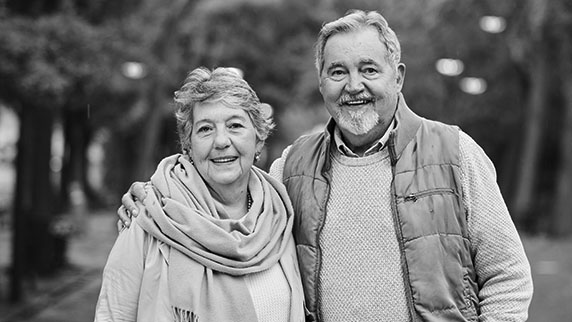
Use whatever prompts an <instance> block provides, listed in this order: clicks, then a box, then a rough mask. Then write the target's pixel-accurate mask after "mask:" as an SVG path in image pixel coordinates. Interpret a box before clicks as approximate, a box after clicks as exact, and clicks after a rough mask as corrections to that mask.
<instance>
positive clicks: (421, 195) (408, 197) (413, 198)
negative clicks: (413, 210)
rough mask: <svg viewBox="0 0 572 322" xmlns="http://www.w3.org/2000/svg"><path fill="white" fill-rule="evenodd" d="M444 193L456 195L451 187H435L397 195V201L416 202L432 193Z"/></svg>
mask: <svg viewBox="0 0 572 322" xmlns="http://www.w3.org/2000/svg"><path fill="white" fill-rule="evenodd" d="M446 194H454V195H456V193H455V191H454V190H453V189H451V188H435V189H430V190H424V191H420V192H415V193H410V194H408V195H406V196H398V197H397V202H398V203H399V202H416V201H417V200H418V199H420V198H424V197H428V196H432V195H446Z"/></svg>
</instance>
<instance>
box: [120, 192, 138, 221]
mask: <svg viewBox="0 0 572 322" xmlns="http://www.w3.org/2000/svg"><path fill="white" fill-rule="evenodd" d="M121 205H122V207H123V208H124V212H127V213H128V215H129V217H131V215H135V217H137V211H138V210H137V205H136V204H135V199H134V198H133V196H132V195H131V193H130V192H126V193H125V194H124V195H123V196H122V197H121ZM119 217H121V214H119Z"/></svg>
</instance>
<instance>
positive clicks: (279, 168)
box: [268, 145, 291, 182]
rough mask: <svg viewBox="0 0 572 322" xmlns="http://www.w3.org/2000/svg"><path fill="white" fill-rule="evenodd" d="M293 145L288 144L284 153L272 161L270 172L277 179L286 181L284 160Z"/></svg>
mask: <svg viewBox="0 0 572 322" xmlns="http://www.w3.org/2000/svg"><path fill="white" fill-rule="evenodd" d="M290 147H291V145H289V146H287V147H286V149H284V151H282V155H281V156H280V157H279V158H278V159H276V160H274V162H272V165H271V166H270V170H269V171H268V174H270V176H271V177H273V178H274V179H276V180H279V181H280V182H282V181H284V162H285V161H286V157H287V156H288V152H290Z"/></svg>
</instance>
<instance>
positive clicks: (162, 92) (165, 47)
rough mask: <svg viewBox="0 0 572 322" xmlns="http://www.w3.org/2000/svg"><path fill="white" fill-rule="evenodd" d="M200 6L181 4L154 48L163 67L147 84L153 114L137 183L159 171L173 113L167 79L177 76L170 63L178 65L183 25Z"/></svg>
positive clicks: (148, 119) (143, 141)
mask: <svg viewBox="0 0 572 322" xmlns="http://www.w3.org/2000/svg"><path fill="white" fill-rule="evenodd" d="M198 2H199V1H186V2H181V3H180V4H177V5H178V6H179V8H174V10H172V11H171V14H170V15H169V16H168V17H167V18H166V19H165V20H164V23H163V26H162V28H161V32H160V33H159V35H158V37H157V39H155V42H154V43H153V47H152V48H151V52H152V53H153V55H154V56H155V58H156V60H157V61H158V62H159V64H158V67H157V68H156V69H155V70H153V71H152V73H150V75H149V77H150V79H149V80H147V84H146V86H148V87H149V88H148V90H147V91H146V93H147V96H146V98H145V104H147V110H148V111H149V112H148V114H147V116H146V120H145V128H144V131H143V132H142V133H141V142H140V143H141V145H140V147H141V150H140V154H139V158H138V160H137V164H136V166H135V178H136V179H137V180H147V179H148V178H149V177H150V175H151V174H152V172H153V170H154V169H155V166H156V163H157V162H156V160H155V158H154V156H155V151H156V148H157V146H158V144H159V134H160V133H161V130H162V127H163V123H164V119H165V115H167V114H168V113H169V109H168V108H167V106H165V104H164V103H165V102H166V101H167V99H168V97H167V96H166V95H167V94H166V93H169V91H168V90H167V89H166V88H167V87H166V86H167V85H168V84H169V82H168V80H167V79H165V77H172V76H173V74H174V73H173V72H171V71H170V70H168V69H167V67H168V66H170V64H169V62H170V61H173V60H175V61H176V59H177V58H178V57H177V55H178V53H177V51H175V50H173V48H174V47H175V45H176V41H177V40H178V35H179V31H178V29H179V25H180V23H181V22H183V21H184V19H187V18H188V17H189V16H190V15H191V13H192V10H193V9H194V7H195V6H196V5H197V3H198ZM189 67H192V66H189Z"/></svg>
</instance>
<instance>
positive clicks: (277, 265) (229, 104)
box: [95, 68, 304, 322]
mask: <svg viewBox="0 0 572 322" xmlns="http://www.w3.org/2000/svg"><path fill="white" fill-rule="evenodd" d="M175 103H176V108H177V111H176V117H177V130H178V133H179V137H180V144H181V146H182V150H183V151H184V152H183V154H177V155H173V156H170V157H167V158H165V159H164V160H162V161H161V162H160V164H159V166H158V167H157V170H156V171H155V173H154V174H153V176H152V177H151V180H150V182H149V183H147V184H146V187H145V190H146V192H147V197H146V198H145V199H144V200H143V201H142V204H139V205H140V208H141V207H143V208H144V209H142V212H143V213H145V215H140V216H138V217H136V218H134V219H133V222H132V224H131V228H130V229H124V230H122V231H121V232H120V234H119V236H118V238H117V241H116V242H115V245H114V246H113V249H112V250H111V253H110V255H109V259H108V261H107V264H106V266H105V269H104V272H103V283H102V287H101V292H100V295H99V300H98V302H97V308H96V315H95V321H193V322H195V321H200V322H207V321H249V322H250V321H303V319H304V312H303V294H302V287H301V283H300V276H299V271H298V266H297V261H296V250H295V247H294V242H293V239H292V235H291V229H292V223H293V213H292V206H291V204H290V201H289V199H288V195H287V193H286V191H285V188H284V187H283V186H282V184H281V183H279V182H278V181H276V180H275V179H273V178H271V177H269V176H268V174H266V173H265V172H263V171H261V170H260V169H258V168H256V167H255V166H253V163H254V162H255V160H256V159H257V158H258V156H259V154H260V151H261V149H262V147H263V145H264V141H265V140H266V138H267V136H268V134H269V132H270V130H271V129H272V126H273V123H272V120H271V119H270V118H269V117H268V116H267V115H265V113H264V107H265V106H264V104H263V103H261V102H260V101H259V99H258V97H257V95H256V93H255V92H254V91H253V90H252V89H251V88H250V86H249V85H248V83H247V82H246V81H244V80H243V79H242V78H241V77H239V76H238V75H237V74H236V73H235V72H233V71H232V70H231V69H226V68H217V69H215V70H213V71H212V72H211V71H210V70H208V69H205V68H198V69H195V70H193V71H191V72H190V73H189V75H188V77H187V79H186V80H185V83H184V85H183V86H182V88H181V89H180V90H179V91H177V92H176V93H175Z"/></svg>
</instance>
